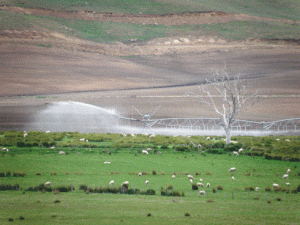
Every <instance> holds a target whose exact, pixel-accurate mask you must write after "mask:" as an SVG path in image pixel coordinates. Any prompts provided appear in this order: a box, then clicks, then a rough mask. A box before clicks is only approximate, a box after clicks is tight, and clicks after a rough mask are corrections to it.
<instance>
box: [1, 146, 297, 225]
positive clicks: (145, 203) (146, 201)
mask: <svg viewBox="0 0 300 225" xmlns="http://www.w3.org/2000/svg"><path fill="white" fill-rule="evenodd" d="M77 152H82V153H81V154H77ZM83 152H84V149H81V148H78V149H77V151H76V152H73V153H70V154H69V155H58V154H57V153H56V152H52V153H48V154H40V153H39V152H31V153H30V154H29V153H25V152H23V153H22V154H18V153H16V152H15V153H14V156H13V155H12V154H4V155H2V156H0V162H1V163H0V172H1V171H7V170H10V171H11V172H13V171H20V170H21V171H23V172H26V176H25V177H12V176H11V177H1V178H0V183H2V184H7V183H10V184H17V183H18V184H19V185H20V187H21V188H23V189H24V188H25V187H29V186H36V185H38V184H40V183H45V182H46V181H51V183H52V185H53V186H59V185H70V184H71V183H72V184H73V185H74V187H75V189H76V190H75V191H73V192H68V193H60V194H53V193H42V192H39V193H36V192H28V191H25V194H23V190H20V191H2V192H1V193H0V195H1V196H0V197H1V204H0V223H1V224H6V223H7V224H9V222H8V218H10V217H11V218H13V219H14V222H16V221H19V219H18V218H19V217H20V216H23V217H24V218H25V220H24V221H23V222H22V223H25V224H42V223H47V224H83V223H84V224H99V223H101V224H118V223H121V220H122V223H125V224H174V221H176V224H197V223H199V219H201V221H203V223H204V224H224V223H227V222H228V223H230V224H241V223H248V224H258V223H262V222H264V223H266V224H276V223H277V222H278V220H279V219H280V221H283V222H285V223H293V222H296V221H298V220H299V212H300V208H299V200H300V196H299V193H298V194H291V193H289V194H286V193H283V192H278V193H275V192H274V191H271V192H269V193H268V194H267V193H266V192H265V191H264V187H265V186H271V187H272V184H273V183H274V182H276V183H279V185H280V186H283V185H284V182H285V180H283V179H282V178H281V176H282V174H283V173H285V172H286V169H287V168H291V170H292V171H291V174H290V177H289V179H288V182H290V183H291V187H290V188H291V189H292V188H294V187H295V186H296V185H298V184H299V183H300V181H299V176H298V174H297V168H295V166H297V165H298V164H299V163H293V162H286V161H274V160H270V161H269V160H265V159H264V158H262V157H250V156H240V157H229V156H228V155H212V154H207V155H206V156H202V155H200V154H199V153H196V152H189V153H184V152H183V153H181V152H177V153H175V152H173V151H169V152H163V153H162V154H159V155H157V154H149V155H142V154H141V153H138V154H137V155H135V154H134V152H128V151H127V152H119V153H112V154H111V155H109V154H107V153H101V151H97V150H95V151H93V152H90V153H88V152H86V153H83ZM106 160H108V161H110V162H111V164H104V163H103V162H104V161H106ZM232 166H235V167H236V168H237V170H236V172H235V173H234V176H235V179H236V180H235V181H232V180H231V173H229V172H228V169H229V168H230V167H232ZM153 169H155V170H156V171H157V172H158V174H157V175H152V173H151V171H152V170H153ZM37 171H40V172H41V175H40V176H37V175H35V173H36V172H37ZM53 171H55V172H57V175H54V176H51V175H50V173H51V172H53ZM115 171H118V173H117V174H116V173H111V172H115ZM141 171H146V172H149V174H150V175H143V176H142V177H138V176H137V175H131V174H132V173H133V172H137V173H138V172H141ZM161 171H164V173H165V175H161V173H160V172H161ZM196 171H197V172H201V175H198V176H196V175H195V173H196ZM66 172H69V175H66ZM173 172H175V173H176V178H175V179H172V178H171V176H172V174H173ZM207 172H212V173H213V175H206V173H207ZM246 172H251V176H245V175H244V173H246ZM76 173H77V174H78V175H76ZM130 173H131V174H130ZM185 173H188V174H192V175H193V176H194V178H195V181H194V182H195V183H196V182H198V181H199V179H200V178H202V179H203V183H204V184H206V183H207V182H209V183H210V184H211V188H210V189H206V188H204V189H205V190H206V191H208V196H201V197H199V196H197V193H198V192H197V191H192V192H191V184H190V181H189V180H188V179H187V176H186V175H184V174H185ZM181 174H182V175H181ZM277 174H280V176H277ZM112 179H113V180H114V181H115V185H116V186H117V187H118V186H120V185H121V183H122V182H123V181H125V180H128V181H129V187H130V188H132V187H133V186H136V187H137V188H139V189H141V190H146V189H148V187H146V186H145V183H144V182H145V180H146V179H147V180H149V182H150V188H151V189H154V190H155V191H156V195H155V196H144V195H120V194H85V193H84V192H83V191H79V190H78V186H79V184H87V185H88V186H90V187H100V186H103V187H106V186H107V185H108V183H109V181H110V180H112ZM169 185H173V188H174V190H179V191H180V192H181V191H184V193H185V197H162V196H160V194H159V193H160V192H159V190H160V188H161V187H164V188H166V187H167V186H169ZM218 185H222V187H223V188H224V190H222V191H217V193H216V194H214V193H213V192H212V188H213V187H217V186H218ZM245 186H253V187H256V186H258V187H260V188H261V190H260V192H258V193H256V192H249V191H245V190H244V187H245ZM232 193H233V194H232ZM233 196H234V198H233ZM256 197H258V198H259V199H258V200H255V199H254V198H256ZM278 197H279V198H281V199H282V201H277V200H275V199H276V198H278ZM267 198H268V199H270V200H271V204H268V203H267ZM208 199H212V200H214V201H215V202H212V203H207V200H208ZM55 200H59V201H60V203H54V201H55ZM291 209H292V210H291ZM187 212H188V213H189V214H190V215H191V216H190V217H188V218H187V217H185V216H184V214H185V213H187ZM148 213H151V216H150V217H148V216H147V214H148Z"/></svg>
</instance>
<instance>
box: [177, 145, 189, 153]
mask: <svg viewBox="0 0 300 225" xmlns="http://www.w3.org/2000/svg"><path fill="white" fill-rule="evenodd" d="M188 150H189V147H188V146H185V145H176V146H175V151H178V152H184V151H188Z"/></svg>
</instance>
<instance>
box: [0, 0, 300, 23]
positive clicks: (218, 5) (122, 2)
mask: <svg viewBox="0 0 300 225" xmlns="http://www.w3.org/2000/svg"><path fill="white" fill-rule="evenodd" d="M0 4H1V5H11V6H19V7H25V8H27V7H28V8H45V9H51V10H67V11H73V10H78V11H79V10H86V11H96V12H113V13H143V14H166V13H180V12H203V11H223V12H235V13H246V14H250V15H255V16H262V17H269V18H277V19H290V20H299V8H300V2H299V1H298V0H283V1H279V0H267V1H256V0H232V1H226V2H224V1H223V0H214V1H205V0H187V1H181V0H172V1H170V0H154V1H143V0H76V1H73V0H72V1H70V0H66V1H61V0H51V1H48V0H28V1H20V0H13V1H9V0H0Z"/></svg>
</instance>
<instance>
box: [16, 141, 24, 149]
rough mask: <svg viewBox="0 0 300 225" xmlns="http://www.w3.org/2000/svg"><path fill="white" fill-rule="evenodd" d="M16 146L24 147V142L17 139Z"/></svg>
mask: <svg viewBox="0 0 300 225" xmlns="http://www.w3.org/2000/svg"><path fill="white" fill-rule="evenodd" d="M17 147H18V148H24V147H25V143H24V142H23V141H18V142H17Z"/></svg>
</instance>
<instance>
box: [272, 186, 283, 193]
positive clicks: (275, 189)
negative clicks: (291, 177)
mask: <svg viewBox="0 0 300 225" xmlns="http://www.w3.org/2000/svg"><path fill="white" fill-rule="evenodd" d="M273 189H274V191H275V192H278V191H281V187H274V188H273Z"/></svg>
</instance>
